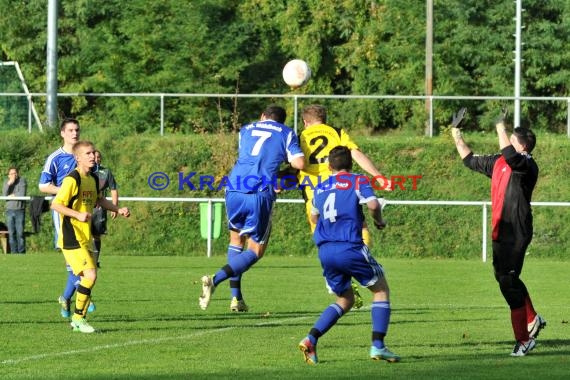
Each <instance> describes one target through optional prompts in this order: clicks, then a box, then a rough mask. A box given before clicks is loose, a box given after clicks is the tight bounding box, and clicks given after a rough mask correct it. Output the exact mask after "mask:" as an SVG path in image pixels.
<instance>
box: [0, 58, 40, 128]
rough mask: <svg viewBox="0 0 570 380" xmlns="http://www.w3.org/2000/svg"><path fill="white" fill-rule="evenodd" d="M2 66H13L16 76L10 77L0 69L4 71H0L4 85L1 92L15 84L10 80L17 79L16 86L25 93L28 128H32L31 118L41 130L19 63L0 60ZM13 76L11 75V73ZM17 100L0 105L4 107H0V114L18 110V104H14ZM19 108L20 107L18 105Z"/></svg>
mask: <svg viewBox="0 0 570 380" xmlns="http://www.w3.org/2000/svg"><path fill="white" fill-rule="evenodd" d="M3 66H6V67H13V68H14V70H15V72H16V75H17V78H10V75H6V72H5V71H4V70H0V72H1V71H4V73H2V75H0V78H1V79H3V80H2V82H4V84H5V86H4V85H3V86H2V87H3V89H2V92H4V91H5V90H4V89H10V88H14V87H15V85H14V84H13V83H12V84H11V82H14V81H17V82H19V84H18V86H19V87H21V89H22V90H23V91H24V94H25V100H26V105H27V107H26V108H27V119H28V130H29V131H30V132H31V130H32V118H33V119H34V121H35V122H36V125H37V126H38V129H39V130H40V131H43V126H42V122H41V120H40V118H39V116H38V112H37V110H36V107H35V105H34V101H33V100H32V94H31V93H30V90H29V89H28V85H27V84H26V81H25V80H24V75H23V74H22V70H21V69H20V65H19V64H18V62H16V61H0V69H2V67H3ZM12 76H13V75H12ZM7 95H13V96H11V97H16V98H22V97H23V96H17V94H7ZM7 95H4V96H2V98H6V97H7ZM17 102H18V101H16V102H12V103H11V106H8V107H6V108H5V107H2V106H0V108H4V109H0V116H6V115H1V114H2V113H6V112H17V111H18V106H17V105H16V104H17ZM3 103H4V106H5V105H6V104H7V103H8V102H3ZM20 108H21V107H20Z"/></svg>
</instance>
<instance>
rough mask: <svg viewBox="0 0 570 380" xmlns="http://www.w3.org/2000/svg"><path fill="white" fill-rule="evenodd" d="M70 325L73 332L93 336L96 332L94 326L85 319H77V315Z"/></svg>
mask: <svg viewBox="0 0 570 380" xmlns="http://www.w3.org/2000/svg"><path fill="white" fill-rule="evenodd" d="M70 325H71V327H72V328H73V331H79V332H82V333H85V334H91V333H94V332H95V329H94V328H93V326H91V325H90V324H89V323H87V321H86V320H85V318H80V317H78V318H76V317H75V315H74V316H73V317H72V318H71V323H70Z"/></svg>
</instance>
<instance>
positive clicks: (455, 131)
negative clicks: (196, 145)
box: [451, 108, 471, 159]
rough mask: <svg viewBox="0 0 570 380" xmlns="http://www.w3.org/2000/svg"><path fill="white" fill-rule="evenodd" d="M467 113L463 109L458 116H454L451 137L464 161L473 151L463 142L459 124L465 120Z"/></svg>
mask: <svg viewBox="0 0 570 380" xmlns="http://www.w3.org/2000/svg"><path fill="white" fill-rule="evenodd" d="M465 112H466V109H465V108H461V109H460V110H459V111H458V112H457V113H456V114H454V115H453V119H452V121H451V137H453V141H454V142H455V147H456V148H457V152H458V153H459V156H460V157H461V159H464V158H465V157H467V156H468V155H469V154H470V153H471V149H469V147H468V146H467V144H466V143H465V141H464V140H463V136H462V134H461V129H459V124H460V123H461V121H462V120H463V117H464V116H465Z"/></svg>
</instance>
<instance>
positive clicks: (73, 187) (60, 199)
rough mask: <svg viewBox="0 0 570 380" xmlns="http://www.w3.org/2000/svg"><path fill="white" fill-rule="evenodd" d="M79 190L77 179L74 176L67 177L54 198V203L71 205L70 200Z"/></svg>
mask: <svg viewBox="0 0 570 380" xmlns="http://www.w3.org/2000/svg"><path fill="white" fill-rule="evenodd" d="M77 190H78V189H77V181H76V180H75V179H73V178H72V177H65V178H64V179H63V182H62V183H61V187H60V188H59V191H58V192H57V194H56V196H55V198H54V199H53V203H55V204H60V205H63V206H65V207H69V206H68V205H69V201H71V198H73V196H75V195H76V194H77ZM70 208H71V207H70Z"/></svg>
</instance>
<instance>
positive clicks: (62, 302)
mask: <svg viewBox="0 0 570 380" xmlns="http://www.w3.org/2000/svg"><path fill="white" fill-rule="evenodd" d="M57 302H58V303H59V306H61V310H60V314H61V316H62V317H63V318H69V317H70V316H71V312H70V311H69V305H70V303H71V301H70V300H66V299H65V298H63V296H59V298H58V299H57Z"/></svg>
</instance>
